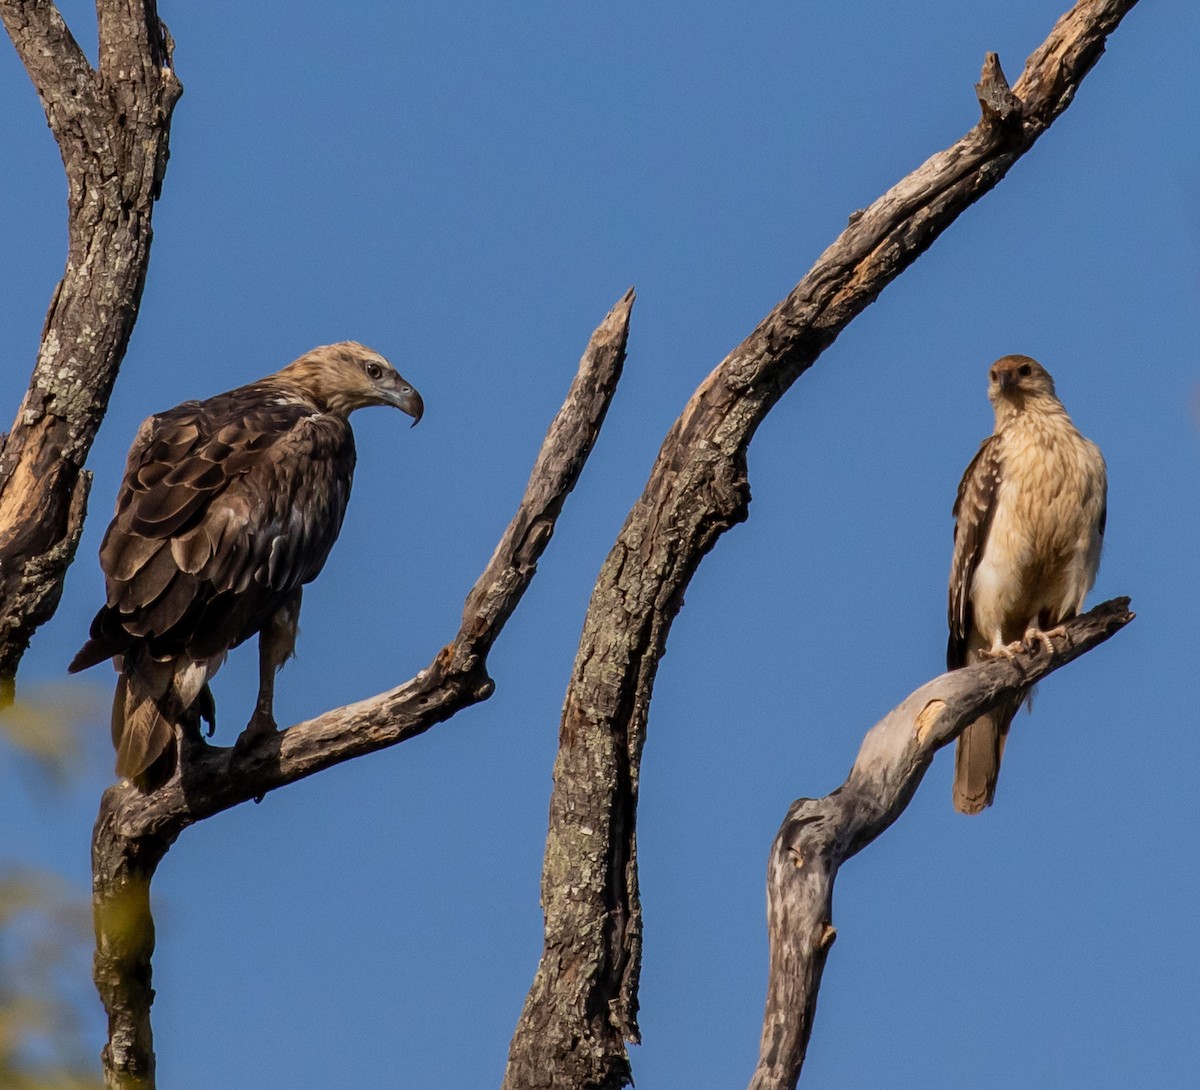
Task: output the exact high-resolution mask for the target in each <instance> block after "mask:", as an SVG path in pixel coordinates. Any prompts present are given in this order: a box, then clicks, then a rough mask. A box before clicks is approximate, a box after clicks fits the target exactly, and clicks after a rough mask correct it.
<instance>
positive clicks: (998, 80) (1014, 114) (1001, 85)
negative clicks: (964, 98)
mask: <svg viewBox="0 0 1200 1090" xmlns="http://www.w3.org/2000/svg"><path fill="white" fill-rule="evenodd" d="M975 97H976V98H977V99H979V106H980V108H981V109H982V111H983V120H984V121H985V122H987V123H990V124H995V125H1016V124H1019V123H1020V121H1021V114H1022V111H1023V110H1024V104H1023V103H1022V102H1021V100H1020V99H1019V98H1017V96H1016V95H1014V94H1013V92H1012V89H1011V88H1010V87H1009V85H1008V80H1007V79H1006V78H1005V76H1004V69H1002V68H1001V67H1000V55H999V54H998V53H988V54H987V55H986V56H985V57H984V60H983V71H982V72H981V73H980V76H979V82H978V83H977V84H975Z"/></svg>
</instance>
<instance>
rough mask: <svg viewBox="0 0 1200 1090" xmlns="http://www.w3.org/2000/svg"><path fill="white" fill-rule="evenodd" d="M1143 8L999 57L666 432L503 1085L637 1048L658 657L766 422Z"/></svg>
mask: <svg viewBox="0 0 1200 1090" xmlns="http://www.w3.org/2000/svg"><path fill="white" fill-rule="evenodd" d="M1134 3H1135V0H1080V2H1079V3H1077V4H1076V5H1075V6H1074V7H1073V8H1072V9H1071V10H1070V11H1069V12H1068V13H1067V14H1066V15H1064V16H1063V17H1062V18H1061V19H1060V20H1059V21H1058V24H1057V25H1056V26H1055V28H1054V29H1053V31H1052V32H1051V34H1050V36H1049V37H1048V38H1047V40H1046V42H1045V43H1043V45H1042V46H1041V47H1039V49H1038V50H1037V51H1036V52H1035V53H1034V54H1033V55H1032V56H1031V57H1030V59H1029V62H1028V64H1027V66H1026V69H1025V71H1024V73H1023V74H1022V76H1021V79H1020V80H1019V81H1018V83H1017V86H1016V88H1015V91H1009V89H1008V87H1007V85H1006V84H1004V82H1003V75H1002V73H1001V72H1000V67H999V63H998V61H997V60H996V59H995V57H994V55H992V56H989V58H988V63H987V64H986V65H985V67H984V72H983V75H982V77H981V81H980V87H979V97H980V100H981V103H982V104H983V106H982V108H983V116H982V118H981V120H980V121H979V123H978V124H977V125H976V126H975V127H974V128H973V129H971V131H970V132H968V133H967V134H966V135H965V136H964V137H962V139H960V140H958V141H957V142H955V143H954V144H953V145H951V146H950V147H949V148H947V149H946V150H944V151H941V152H938V153H937V154H936V155H934V156H933V157H932V158H930V159H929V160H928V161H927V162H926V163H924V164H923V165H922V166H921V167H919V168H918V169H917V170H915V171H914V172H913V173H912V174H910V175H908V177H906V178H904V179H903V180H902V181H900V182H899V183H897V184H896V185H895V186H893V187H892V188H891V189H890V190H888V191H887V192H886V193H885V194H883V196H881V197H880V198H879V199H878V200H876V201H875V202H874V204H872V205H871V206H870V207H869V208H867V209H866V210H865V211H862V212H858V213H855V214H854V215H853V216H852V217H851V222H850V225H849V226H848V227H847V228H846V230H845V231H843V232H842V234H841V235H840V236H839V237H838V239H837V240H836V241H835V242H834V243H833V245H832V246H830V247H829V249H828V250H826V251H825V253H824V254H822V255H821V257H820V258H819V259H818V261H817V263H816V264H815V265H814V266H813V268H812V269H811V270H810V271H809V273H808V274H807V275H806V276H805V277H804V279H803V280H802V281H801V282H800V283H799V284H798V285H797V287H796V288H795V290H793V291H792V292H791V294H790V295H788V297H787V298H786V299H784V300H783V301H782V302H780V303H779V304H778V305H777V306H776V307H775V308H774V310H772V311H771V313H770V314H768V315H767V316H766V318H764V319H763V321H762V322H761V323H760V325H759V326H758V328H757V329H755V330H754V332H753V333H751V334H750V336H749V337H747V338H746V340H745V341H743V342H742V344H740V345H739V346H738V347H737V348H736V349H734V351H733V352H732V353H731V354H730V355H729V356H728V357H727V358H726V359H725V360H724V361H723V362H722V363H721V364H720V365H719V366H718V367H717V368H716V370H714V371H713V372H712V374H710V375H709V376H708V378H706V379H705V380H704V382H703V383H701V385H700V387H699V388H698V389H697V390H696V392H695V394H693V396H692V398H691V400H690V401H689V402H688V404H687V406H686V407H685V408H684V410H683V413H682V415H681V416H680V417H679V419H678V420H677V421H676V423H675V424H674V425H673V426H672V428H671V430H670V431H669V432H668V434H667V436H666V439H665V440H664V442H663V446H662V449H661V450H660V452H659V455H658V458H657V460H656V462H655V465H654V467H653V469H652V471H651V474H650V479H649V481H648V482H647V484H646V487H645V490H644V492H643V494H642V496H641V498H640V499H639V500H638V501H637V503H636V504H635V505H634V507H633V509H632V510H631V512H630V514H629V517H628V519H627V520H626V523H625V526H624V527H623V529H622V530H621V533H620V535H619V536H618V538H617V541H616V544H615V545H614V546H613V549H612V551H611V552H610V554H609V556H608V558H607V560H606V561H605V564H604V567H603V569H602V570H601V573H600V577H599V580H598V582H597V584H596V587H595V589H594V591H593V594H592V599H591V602H590V604H589V607H588V614H587V619H586V621H585V623H584V631H583V635H582V638H581V641H580V645H579V651H578V655H577V657H576V660H575V668H574V672H573V675H572V678H571V681H570V684H569V687H568V690H567V695H566V701H565V704H564V707H563V714H562V723H561V728H560V748H559V753H558V758H557V761H556V764H555V773H554V792H553V795H552V798H551V803H550V830H549V835H548V838H547V844H546V856H545V863H544V867H543V872H542V903H543V908H544V910H545V915H546V933H545V945H544V949H543V953H542V958H541V962H540V964H539V967H538V971H537V974H536V977H535V979H534V982H533V985H532V987H531V989H530V992H529V996H528V998H527V999H526V1003H525V1007H524V1010H523V1012H522V1014H521V1017H520V1020H519V1021H518V1024H517V1029H516V1033H515V1035H514V1037H513V1041H512V1045H511V1048H510V1051H509V1063H508V1069H507V1072H506V1074H505V1080H504V1087H505V1090H534V1088H549V1087H561V1086H571V1087H581V1088H582V1087H588V1088H593V1087H595V1088H606V1090H607V1088H615V1087H620V1086H623V1085H625V1084H626V1083H627V1082H629V1078H630V1072H629V1060H628V1056H627V1054H626V1051H625V1042H626V1041H636V1040H637V1039H638V1028H637V983H638V973H639V966H640V960H641V943H642V927H641V906H640V903H639V898H638V888H637V857H636V840H635V815H636V805H637V790H638V775H639V766H640V759H641V751H642V746H643V744H644V741H645V727H646V717H647V712H648V709H649V705H650V698H651V695H652V691H653V685H654V677H655V674H656V672H657V669H658V662H659V660H660V658H661V656H662V653H663V650H664V648H665V644H666V639H667V634H668V632H669V630H670V626H671V623H672V621H673V620H674V618H675V616H676V614H677V613H678V611H679V608H680V606H681V604H682V601H683V593H684V591H685V589H686V588H687V585H688V583H689V581H690V579H691V576H692V574H693V572H694V571H695V570H696V568H697V566H698V565H699V563H700V561H701V560H702V559H703V557H704V556H705V554H706V553H707V552H708V551H709V550H710V549H711V548H712V547H713V545H714V544H715V543H716V541H717V539H718V538H719V537H720V535H721V534H722V533H724V532H725V530H727V529H728V528H729V527H730V526H733V525H735V524H736V523H738V522H740V521H742V520H743V519H744V518H745V517H746V514H747V508H748V504H749V486H748V482H747V479H746V451H747V448H748V446H749V443H750V440H751V439H752V437H753V435H754V432H755V430H756V428H757V427H758V425H759V423H761V421H762V420H763V418H764V417H765V416H766V414H767V412H769V411H770V409H771V408H772V406H773V405H774V404H775V403H776V402H777V401H778V400H779V398H780V397H781V396H782V395H783V394H784V393H785V392H786V391H787V389H788V388H789V387H790V386H791V384H792V383H793V382H794V381H795V380H796V378H797V377H798V376H799V375H800V374H802V373H803V372H804V371H805V370H807V369H808V368H809V367H810V366H811V365H812V363H813V361H814V360H816V359H817V357H818V356H819V355H820V354H821V352H822V351H823V350H824V349H825V348H826V347H828V345H829V344H831V343H832V342H833V340H834V339H835V338H836V337H837V335H838V334H839V333H840V332H841V331H842V330H843V329H844V328H845V327H846V326H847V325H848V324H849V322H850V321H851V320H852V319H853V318H854V317H855V316H856V315H857V314H858V313H860V312H861V311H862V310H863V309H864V308H865V307H866V306H867V305H868V304H870V303H871V302H872V301H873V300H874V299H875V297H876V296H877V295H878V294H879V293H880V291H882V290H883V288H884V287H885V286H886V285H887V284H889V283H891V281H892V280H894V279H895V278H896V277H897V276H899V275H900V273H902V272H903V271H904V270H905V269H906V268H907V267H908V266H909V265H910V264H911V263H912V262H913V261H915V260H916V258H917V257H918V256H920V254H921V253H923V252H924V251H925V250H926V249H927V248H928V247H929V246H930V245H931V244H932V243H933V241H934V240H935V239H936V238H937V237H938V236H939V235H940V234H941V232H942V231H943V230H945V228H946V227H947V226H949V225H950V224H951V223H952V222H953V221H954V219H955V218H956V217H957V216H958V215H959V213H960V212H962V211H963V210H964V209H965V208H966V207H967V206H969V205H970V204H972V203H973V202H974V201H976V200H978V199H979V198H980V197H981V196H983V194H985V193H986V192H988V191H989V190H990V189H991V188H992V187H993V186H995V185H996V184H997V182H999V181H1000V179H1001V178H1003V177H1004V175H1005V173H1006V172H1007V171H1008V169H1009V167H1011V166H1012V164H1013V163H1014V162H1015V161H1016V160H1017V159H1018V158H1019V157H1020V156H1021V155H1023V154H1024V153H1025V152H1026V151H1028V150H1029V149H1030V148H1031V147H1032V146H1033V144H1034V142H1035V141H1036V140H1037V138H1038V137H1039V136H1040V135H1041V134H1042V133H1043V132H1044V131H1045V130H1046V128H1047V127H1049V125H1050V124H1051V123H1052V122H1053V121H1054V120H1055V118H1056V117H1058V115H1059V114H1060V113H1062V111H1063V110H1065V109H1066V107H1067V106H1068V105H1069V104H1070V102H1071V100H1072V98H1073V96H1074V94H1075V91H1076V89H1077V87H1078V86H1079V83H1080V81H1081V80H1082V79H1083V78H1084V76H1085V75H1086V74H1087V72H1088V71H1089V69H1090V68H1091V66H1092V65H1093V64H1094V63H1095V62H1096V60H1097V59H1098V58H1099V56H1100V54H1101V53H1102V52H1103V49H1104V42H1105V39H1106V37H1107V35H1108V34H1109V33H1111V31H1112V30H1114V29H1115V28H1116V26H1117V25H1118V24H1119V22H1120V20H1121V18H1122V17H1123V16H1124V15H1125V13H1126V12H1127V11H1129V10H1130V9H1131V8H1132V7H1133V5H1134Z"/></svg>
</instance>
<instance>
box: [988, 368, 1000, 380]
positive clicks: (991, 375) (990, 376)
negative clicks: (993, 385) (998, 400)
mask: <svg viewBox="0 0 1200 1090" xmlns="http://www.w3.org/2000/svg"><path fill="white" fill-rule="evenodd" d="M988 378H990V379H991V380H992V381H993V382H996V381H998V380H997V378H996V372H995V371H993V372H991V374H989V375H988Z"/></svg>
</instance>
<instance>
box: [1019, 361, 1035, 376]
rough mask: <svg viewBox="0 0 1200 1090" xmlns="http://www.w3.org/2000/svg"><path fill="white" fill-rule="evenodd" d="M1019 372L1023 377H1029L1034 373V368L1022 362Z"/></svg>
mask: <svg viewBox="0 0 1200 1090" xmlns="http://www.w3.org/2000/svg"><path fill="white" fill-rule="evenodd" d="M1017 374H1018V375H1020V376H1021V377H1022V378H1028V377H1029V376H1030V375H1032V374H1033V368H1032V367H1030V366H1029V364H1027V363H1023V364H1021V366H1020V367H1018V368H1017Z"/></svg>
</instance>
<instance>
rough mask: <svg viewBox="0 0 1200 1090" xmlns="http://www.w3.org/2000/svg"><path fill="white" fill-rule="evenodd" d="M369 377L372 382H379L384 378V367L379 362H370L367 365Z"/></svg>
mask: <svg viewBox="0 0 1200 1090" xmlns="http://www.w3.org/2000/svg"><path fill="white" fill-rule="evenodd" d="M366 372H367V378H369V379H370V380H371V381H372V382H378V381H379V380H380V379H381V378H383V368H382V367H380V366H379V364H377V363H368V364H367V366H366Z"/></svg>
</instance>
